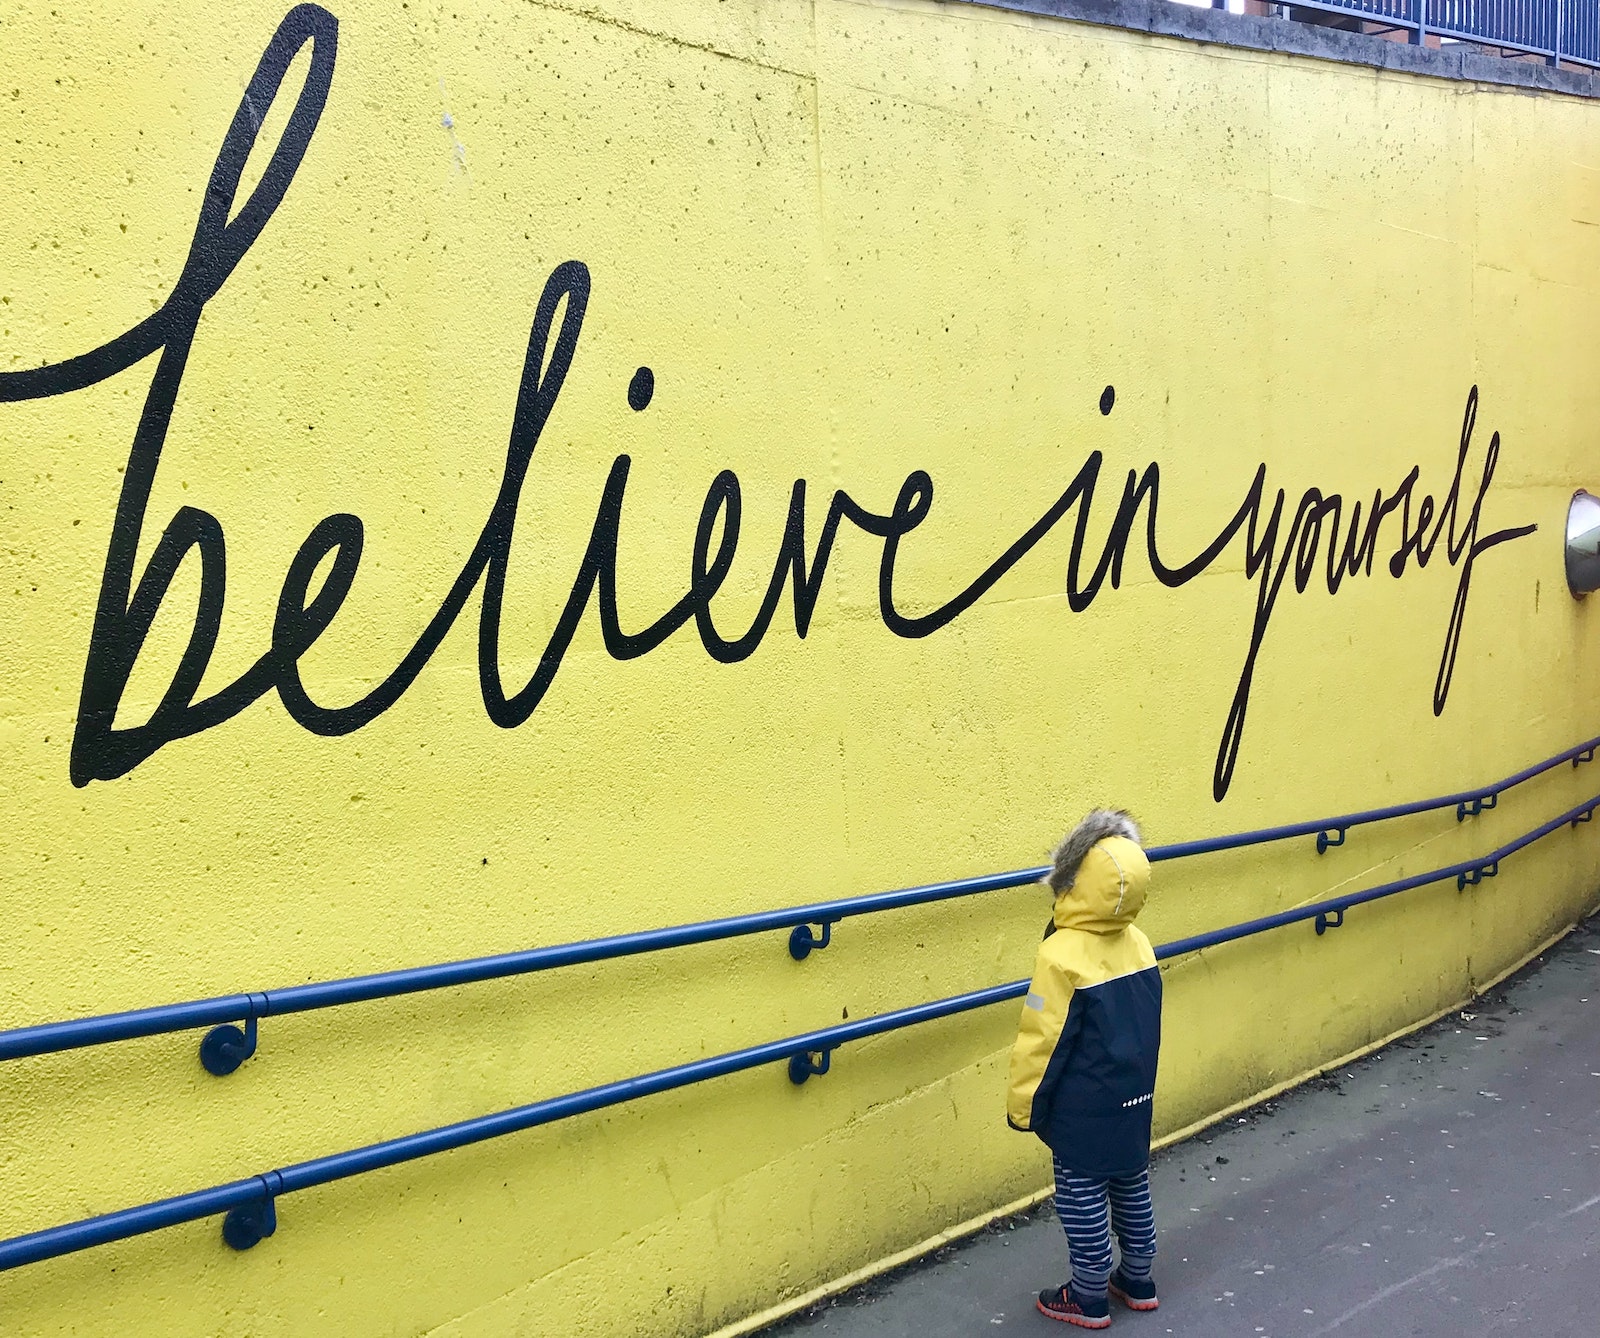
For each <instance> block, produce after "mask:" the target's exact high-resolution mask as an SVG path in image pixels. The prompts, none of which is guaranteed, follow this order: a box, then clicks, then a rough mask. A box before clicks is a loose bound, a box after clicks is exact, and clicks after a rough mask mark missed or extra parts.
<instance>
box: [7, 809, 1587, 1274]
mask: <svg viewBox="0 0 1600 1338" xmlns="http://www.w3.org/2000/svg"><path fill="white" fill-rule="evenodd" d="M1596 808H1600V794H1597V795H1594V796H1593V797H1591V798H1589V799H1586V800H1585V801H1584V802H1583V803H1581V804H1578V805H1576V806H1574V807H1573V808H1570V809H1568V810H1567V811H1566V812H1565V813H1563V814H1561V815H1560V816H1559V817H1555V818H1552V819H1550V821H1548V822H1545V823H1541V824H1540V825H1539V826H1538V827H1535V828H1533V829H1532V830H1531V831H1528V832H1525V833H1523V835H1521V836H1519V837H1517V838H1515V839H1514V840H1512V841H1508V842H1507V843H1506V844H1505V845H1503V846H1500V847H1499V848H1498V849H1496V850H1494V851H1491V852H1490V853H1489V854H1488V855H1485V856H1482V857H1480V858H1478V859H1474V860H1463V861H1460V862H1458V863H1456V864H1451V865H1446V866H1444V867H1442V868H1438V869H1433V870H1430V871H1429V872H1427V873H1421V874H1415V875H1413V876H1411V877H1409V878H1400V879H1396V880H1394V881H1392V882H1388V883H1382V884H1379V885H1378V886H1376V887H1370V888H1364V889H1362V890H1361V891H1359V892H1351V893H1347V894H1345V895H1343V896H1339V897H1330V898H1328V899H1326V900H1324V901H1319V902H1314V903H1311V904H1310V905H1306V906H1299V907H1296V908H1294V909H1293V910H1288V911H1280V912H1278V913H1277V914H1275V915H1266V916H1261V917H1260V918H1258V919H1254V920H1247V921H1244V922H1243V923H1242V924H1237V925H1230V926H1228V927H1226V928H1224V929H1218V930H1213V931H1211V932H1209V933H1206V934H1196V935H1194V936H1193V937H1190V938H1185V939H1179V940H1178V941H1176V942H1174V943H1167V944H1163V945H1162V946H1161V947H1159V948H1157V949H1156V957H1157V959H1158V960H1161V961H1166V960H1169V959H1171V958H1173V957H1178V956H1181V955H1183V954H1185V953H1190V952H1198V951H1199V950H1201V949H1203V948H1208V947H1212V946H1215V945H1217V944H1221V943H1227V942H1231V941H1233V940H1235V939H1241V938H1246V937H1248V936H1250V935H1252V934H1260V933H1264V932H1266V931H1268V930H1272V929H1278V928H1282V927H1283V926H1285V925H1289V924H1294V923H1296V922H1299V921H1304V920H1315V921H1316V922H1317V932H1318V933H1319V934H1320V933H1322V932H1323V931H1324V930H1325V929H1327V928H1334V927H1337V926H1338V925H1341V924H1343V923H1344V912H1345V911H1346V910H1347V909H1349V908H1350V907H1352V906H1358V905H1361V904H1363V903H1365V902H1369V901H1377V900H1379V899H1381V898H1383V897H1391V896H1395V895H1396V894H1398V893H1401V892H1405V891H1408V890H1410V889H1412V888H1416V887H1422V886H1424V885H1426V884H1429V883H1438V882H1443V881H1445V880H1447V879H1449V878H1455V879H1456V880H1457V887H1458V888H1465V887H1467V886H1470V885H1472V884H1474V883H1478V882H1481V881H1482V880H1483V879H1485V878H1492V877H1494V876H1495V874H1497V873H1498V872H1499V866H1500V862H1501V861H1502V860H1504V859H1507V858H1509V857H1510V856H1511V855H1513V854H1515V853H1516V852H1517V851H1519V850H1521V849H1523V848H1524V847H1525V846H1528V845H1531V844H1532V843H1533V842H1534V841H1537V840H1539V839H1541V838H1542V837H1545V836H1548V835H1549V834H1550V833H1551V832H1554V831H1556V830H1557V829H1558V828H1560V827H1562V826H1571V827H1576V826H1577V825H1578V824H1579V823H1580V822H1588V821H1589V820H1590V819H1591V818H1592V817H1593V816H1594V812H1595V809H1596ZM1334 917H1337V918H1334ZM1027 988H1028V982H1027V981H1026V980H1014V981H1010V982H1007V983H1006V984H1003V985H992V986H990V987H989V988H987V989H981V990H972V991H970V992H969V993H966V994H958V995H955V996H953V997H951V998H948V999H938V1000H935V1001H933V1002H931V1003H924V1004H917V1005H914V1006H913V1007H910V1008H900V1009H896V1010H894V1011H893V1012H889V1013H880V1014H878V1015H877V1016H875V1017H869V1018H862V1019H859V1020H858V1021H855V1022H847V1023H842V1024H840V1025H838V1026H831V1027H824V1028H822V1029H821V1030H818V1031H811V1032H805V1033H802V1034H801V1035H798V1036H789V1037H785V1038H784V1039H782V1040H777V1041H768V1042H766V1043H764V1044H762V1045H754V1046H749V1047H747V1048H746V1049H743V1050H734V1051H731V1052H730V1053H728V1054H722V1055H714V1056H711V1057H709V1058H706V1059H698V1060H694V1061H692V1062H690V1063H687V1064H678V1065H675V1066H674V1067H672V1068H666V1069H658V1070H656V1071H655V1072H653V1073H647V1074H642V1075H640V1076H639V1077H635V1078H624V1079H621V1080H620V1081H617V1082H611V1083H604V1084H602V1085H600V1086H598V1087H589V1088H585V1089H584V1090H583V1091H579V1092H571V1093H568V1094H566V1095H564V1096H557V1097H550V1098H548V1099H546V1100H543V1101H535V1102H532V1103H530V1104H528V1105H524V1106H517V1107H514V1108H512V1109H510V1110H504V1111H499V1112H496V1113H495V1114H492V1115H481V1116H478V1117H476V1118H474V1119H469V1120H461V1121H459V1122H457V1123H455V1124H448V1125H444V1126H442V1127H440V1128H437V1129H428V1130H425V1131H423V1132H421V1133H415V1134H408V1135H406V1136H404V1137H401V1138H392V1139H388V1140H386V1141H384V1142H381V1143H372V1144H369V1145H367V1146H366V1147H362V1148H356V1149H353V1150H351V1151H348V1152H339V1153H335V1154H333V1155H332V1156H327V1157H316V1158H313V1159H312V1160H310V1161H303V1162H298V1163H296V1164H295V1165H293V1166H288V1167H284V1168H282V1169H281V1170H273V1171H267V1172H265V1173H264V1174H262V1175H257V1176H251V1177H249V1178H248V1179H244V1180H234V1181H232V1182H230V1183H228V1184H225V1185H217V1186H214V1187H212V1188H210V1189H202V1190H197V1191H195V1192H194V1193H190V1194H180V1195H177V1196H176V1197H174V1198H168V1199H162V1200H159V1201H158V1202H156V1203H147V1204H142V1205H140V1206H139V1207H135V1208H126V1209H123V1210H122V1211H120V1212H113V1213H106V1214H103V1215H102V1216H99V1217H91V1218H87V1219H85V1220H83V1221H79V1222H72V1223H69V1224H67V1225H65V1226H59V1227H49V1228H46V1229H45V1230H43V1231H35V1232H30V1233H29V1234H27V1235H24V1236H16V1237H13V1238H11V1239H9V1240H3V1241H0V1271H4V1270H5V1269H10V1268H18V1267H21V1266H22V1265H24V1264H31V1263H37V1262H38V1261H40V1260H43V1259H51V1258H55V1257H57V1256H59V1255H63V1254H71V1253H74V1252H76V1251H78V1250H86V1249H89V1248H91V1247H92V1246H95V1245H104V1244H109V1243H110V1242H112V1241H117V1240H125V1239H127V1238H128V1237H130V1236H137V1235H143V1234H145V1233H147V1232H151V1231H157V1230H160V1229H162V1228H164V1227H169V1226H176V1225H178V1224H180V1223H183V1222H193V1221H198V1220H199V1219H201V1218H204V1217H214V1216H216V1215H217V1214H218V1213H223V1214H225V1217H224V1220H223V1228H222V1232H223V1238H224V1240H226V1242H227V1243H228V1244H229V1245H230V1246H232V1247H233V1248H235V1249H241V1250H242V1249H249V1248H250V1247H251V1246H253V1245H255V1244H256V1243H257V1242H259V1241H260V1240H262V1239H263V1238H264V1237H266V1236H270V1235H271V1234H272V1233H273V1232H274V1231H275V1230H276V1229H277V1209H276V1201H277V1199H278V1198H280V1197H281V1196H282V1195H284V1194H291V1193H294V1192H295V1191H296V1190H302V1189H310V1188H312V1187H313V1186H316V1185H325V1184H329V1183H331V1182H333V1181H335V1180H343V1179H347V1178H348V1177H350V1176H354V1175H361V1174H363V1173H364V1172H367V1171H375V1170H379V1169H380V1168H382V1167H386V1166H394V1165H397V1164H399V1163H401V1162H407V1161H414V1160H416V1159H417V1158H420V1157H428V1156H432V1155H434V1154H435V1153H439V1152H447V1151H450V1150H452V1149H454V1148H460V1147H465V1146H467V1145H468V1144H471V1143H480V1142H483V1141H484V1140H486V1139H490V1138H499V1137H501V1136H503V1135H505V1134H511V1133H517V1132H519V1131H521V1130H524V1129H532V1128H535V1127H537V1126H538V1125H541V1124H550V1123H553V1122H554V1121H556V1120H562V1119H568V1118H570V1117H572V1116H574V1115H581V1114H585V1113H587V1112H590V1111H595V1110H601V1109H604V1108H605V1107H607V1106H614V1105H618V1104H620V1103H621V1102H624V1101H634V1100H637V1099H639V1098H640V1097H645V1096H652V1095H654V1094H656V1093H658V1092H667V1091H671V1090H673V1089H674V1088H678V1087H686V1086H688V1085H690V1084H692V1083H697V1082H705V1081H707V1080H708V1079H711V1078H718V1077H724V1076H726V1075H728V1074H733V1073H739V1072H743V1071H744V1070H746V1069H752V1068H757V1067H759V1066H761V1065H763V1064H771V1063H776V1062H779V1061H782V1060H787V1061H788V1065H789V1076H790V1079H791V1081H794V1082H796V1083H800V1082H804V1081H806V1079H807V1078H808V1077H809V1076H810V1075H812V1074H815V1073H824V1072H826V1071H827V1069H828V1058H829V1056H830V1055H831V1053H832V1052H833V1051H834V1050H835V1049H837V1048H839V1047H840V1046H842V1045H845V1044H848V1043H849V1042H851V1041H859V1040H863V1039H865V1038H866V1037H869V1036H878V1035H882V1034H883V1033H885V1032H889V1031H896V1030H899V1029H900V1028H903V1027H910V1026H915V1025H917V1024H918V1023H922V1022H931V1021H934V1020H935V1019H937V1018H943V1017H950V1016H953V1015H954V1014H957V1013H965V1012H969V1011H971V1010H973V1009H976V1008H983V1007H986V1006H988V1005H989V1004H994V1003H1000V1002H1002V1001H1004V1000H1007V999H1015V998H1019V997H1020V996H1021V995H1022V994H1023V993H1025V992H1026V990H1027ZM813 1055H819V1056H820V1057H821V1062H820V1063H817V1062H814V1061H813V1060H812V1056H813Z"/></svg>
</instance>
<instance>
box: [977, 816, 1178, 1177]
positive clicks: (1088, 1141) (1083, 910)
mask: <svg viewBox="0 0 1600 1338" xmlns="http://www.w3.org/2000/svg"><path fill="white" fill-rule="evenodd" d="M1149 887H1150V862H1149V861H1148V860H1147V859H1146V858H1145V855H1144V851H1143V850H1141V849H1140V848H1139V846H1138V845H1137V844H1136V843H1134V842H1133V841H1130V840H1129V839H1128V838H1127V837H1124V836H1109V837H1106V838H1105V839H1103V840H1101V841H1099V842H1097V843H1096V844H1095V845H1094V846H1093V848H1091V849H1090V851H1089V853H1088V854H1087V855H1085V856H1084V859H1083V863H1082V864H1081V865H1080V866H1079V868H1078V872H1077V877H1076V879H1075V881H1074V884H1073V886H1072V887H1070V888H1068V889H1066V890H1065V891H1063V892H1061V893H1059V894H1058V895H1057V897H1056V903H1055V915H1054V918H1053V921H1052V923H1051V926H1050V928H1049V929H1047V930H1046V931H1045V940H1044V942H1043V943H1041V944H1040V945H1039V955H1038V958H1037V961H1036V963H1035V966H1034V972H1033V981H1032V984H1031V985H1030V987H1029V990H1028V997H1027V998H1026V999H1025V1000H1024V1001H1023V1007H1022V1020H1021V1024H1020V1026H1019V1027H1018V1030H1017V1041H1016V1044H1015V1045H1014V1046H1013V1047H1012V1049H1011V1076H1010V1084H1009V1089H1008V1092H1007V1100H1006V1107H1007V1112H1006V1113H1007V1118H1008V1119H1009V1121H1010V1123H1011V1126H1012V1128H1014V1129H1022V1130H1025V1131H1031V1132H1033V1133H1036V1134H1037V1135H1038V1136H1039V1137H1040V1138H1041V1139H1043V1140H1044V1142H1045V1143H1046V1144H1048V1145H1049V1147H1050V1150H1051V1151H1052V1152H1053V1153H1055V1155H1056V1156H1057V1157H1058V1158H1060V1160H1061V1162H1062V1164H1063V1165H1065V1166H1068V1167H1070V1168H1071V1169H1072V1170H1074V1171H1076V1172H1077V1173H1078V1174H1080V1175H1085V1176H1113V1175H1125V1174H1128V1173H1130V1172H1133V1171H1137V1170H1139V1169H1141V1168H1142V1167H1143V1166H1145V1165H1146V1163H1147V1162H1148V1161H1149V1160H1150V1106H1151V1098H1152V1096H1153V1095H1154V1092H1155V1082H1156V1056H1157V1053H1158V1051H1159V1049H1160V1046H1161V973H1160V972H1159V971H1158V970H1157V968H1156V958H1155V953H1154V952H1153V951H1152V950H1151V948H1150V940H1149V939H1147V938H1146V937H1145V936H1144V934H1143V933H1142V932H1141V931H1140V930H1139V929H1138V928H1137V927H1136V926H1135V925H1134V923H1133V919H1134V916H1136V915H1137V914H1138V913H1139V910H1140V908H1141V907H1142V906H1143V905H1144V899H1145V894H1146V893H1147V891H1148V890H1149Z"/></svg>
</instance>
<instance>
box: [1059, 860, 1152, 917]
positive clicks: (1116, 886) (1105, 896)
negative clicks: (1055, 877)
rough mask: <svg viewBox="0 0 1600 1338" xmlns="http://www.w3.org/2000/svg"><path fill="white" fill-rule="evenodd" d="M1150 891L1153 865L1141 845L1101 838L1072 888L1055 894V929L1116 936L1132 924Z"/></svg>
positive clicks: (1080, 869) (1078, 871) (1082, 865)
mask: <svg viewBox="0 0 1600 1338" xmlns="http://www.w3.org/2000/svg"><path fill="white" fill-rule="evenodd" d="M1149 891H1150V861H1149V860H1148V859H1146V858H1145V853H1144V851H1143V850H1142V849H1140V847H1139V845H1138V843H1137V842H1135V841H1133V840H1131V839H1129V838H1128V837H1126V836H1106V837H1102V838H1101V839H1100V840H1098V841H1096V842H1095V844H1094V845H1093V846H1092V847H1090V849H1089V850H1088V851H1087V852H1086V853H1085V854H1084V856H1083V861H1082V863H1080V864H1079V865H1078V870H1077V876H1076V878H1074V880H1073V883H1072V886H1071V887H1068V888H1065V889H1063V890H1062V891H1060V892H1057V893H1056V906H1055V923H1056V928H1057V929H1084V930H1087V931H1088V932H1089V933H1091V934H1114V933H1116V932H1117V931H1118V930H1120V929H1126V928H1127V927H1128V926H1129V925H1130V924H1132V923H1133V921H1134V917H1135V916H1137V915H1138V914H1139V912H1140V911H1141V910H1142V909H1143V908H1144V899H1145V897H1146V895H1147V894H1148V893H1149Z"/></svg>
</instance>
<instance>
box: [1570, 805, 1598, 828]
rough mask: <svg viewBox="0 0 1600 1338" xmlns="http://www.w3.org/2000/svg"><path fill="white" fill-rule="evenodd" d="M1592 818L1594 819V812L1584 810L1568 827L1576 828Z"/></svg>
mask: <svg viewBox="0 0 1600 1338" xmlns="http://www.w3.org/2000/svg"><path fill="white" fill-rule="evenodd" d="M1592 817H1594V810H1593V809H1592V808H1586V809H1584V810H1583V812H1582V813H1580V814H1578V816H1577V817H1575V818H1574V819H1573V820H1572V822H1571V823H1570V824H1569V825H1570V826H1573V827H1576V826H1577V825H1578V824H1579V823H1580V822H1588V821H1589V820H1590V819H1591V818H1592Z"/></svg>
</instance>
